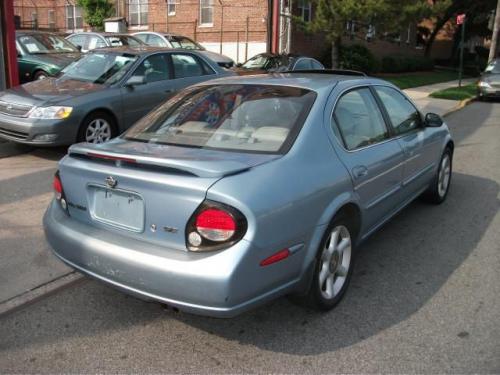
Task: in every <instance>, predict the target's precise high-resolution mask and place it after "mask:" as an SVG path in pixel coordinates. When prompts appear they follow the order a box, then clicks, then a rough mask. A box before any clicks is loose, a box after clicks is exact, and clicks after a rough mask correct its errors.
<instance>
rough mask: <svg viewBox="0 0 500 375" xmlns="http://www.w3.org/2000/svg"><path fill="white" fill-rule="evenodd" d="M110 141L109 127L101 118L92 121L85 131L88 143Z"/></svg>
mask: <svg viewBox="0 0 500 375" xmlns="http://www.w3.org/2000/svg"><path fill="white" fill-rule="evenodd" d="M110 139H111V125H110V124H109V123H108V122H107V121H106V120H104V119H102V118H97V119H95V120H92V121H91V122H90V123H89V125H88V126H87V130H86V131H85V141H86V142H88V143H103V142H106V141H109V140H110Z"/></svg>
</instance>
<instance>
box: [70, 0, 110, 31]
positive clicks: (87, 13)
mask: <svg viewBox="0 0 500 375" xmlns="http://www.w3.org/2000/svg"><path fill="white" fill-rule="evenodd" d="M77 5H78V6H81V7H82V8H83V19H84V20H85V22H86V23H87V24H88V25H89V26H90V27H92V29H97V30H103V29H104V20H105V19H106V18H108V17H111V16H112V15H113V9H114V8H113V5H112V4H111V3H110V2H109V1H108V0H77Z"/></svg>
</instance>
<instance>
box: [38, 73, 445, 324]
mask: <svg viewBox="0 0 500 375" xmlns="http://www.w3.org/2000/svg"><path fill="white" fill-rule="evenodd" d="M453 149H454V144H453V141H452V139H451V137H450V133H449V131H448V128H447V126H446V125H445V124H444V123H443V121H442V120H441V118H440V117H439V116H437V115H435V114H432V113H429V114H426V115H425V116H424V115H422V114H421V113H420V112H419V111H418V109H417V108H416V107H415V105H414V104H413V103H412V102H411V101H410V100H409V99H408V98H407V97H406V96H405V94H403V93H402V92H401V91H400V90H399V89H397V88H396V87H394V86H393V85H391V84H390V83H387V82H385V81H382V80H379V79H372V78H368V77H365V76H363V75H361V74H357V73H355V72H350V71H345V72H344V71H323V72H322V73H321V74H320V73H319V72H316V73H314V72H291V73H283V74H271V75H261V76H253V77H252V76H246V77H228V78H223V79H218V80H213V81H208V82H205V83H202V84H198V85H196V86H192V87H190V88H188V89H186V90H184V91H183V92H182V93H179V94H177V95H176V96H174V97H173V98H171V99H170V100H168V101H167V102H166V103H164V104H163V105H162V106H160V107H158V108H156V109H155V110H154V111H153V112H151V113H150V114H148V115H147V116H146V117H144V118H143V119H142V120H140V121H139V122H138V123H137V124H136V125H135V126H133V127H132V128H131V129H129V130H128V131H127V132H126V133H125V134H124V135H122V136H121V137H119V138H117V139H114V140H111V141H110V142H107V143H104V144H100V145H94V144H85V143H82V144H77V145H74V146H72V147H71V148H70V149H69V151H68V155H66V156H65V157H64V158H63V159H62V160H61V161H60V163H59V170H58V172H57V173H56V175H55V177H54V182H53V183H54V191H55V198H54V200H53V201H52V203H51V204H50V206H49V208H48V210H47V212H46V214H45V217H44V227H45V233H46V236H47V239H48V241H49V243H50V244H51V245H52V247H53V249H54V252H55V254H56V255H57V256H58V257H59V258H60V259H61V260H63V261H64V262H65V263H67V264H68V265H70V266H72V267H74V268H75V269H77V270H79V271H81V272H82V273H84V274H87V275H90V276H92V277H94V278H97V279H99V280H101V281H104V282H106V283H108V284H110V285H112V286H114V287H117V288H119V289H121V290H123V291H125V292H127V293H130V294H133V295H136V296H138V297H140V298H143V299H147V300H156V301H160V302H162V303H165V304H168V305H171V306H173V307H176V308H178V309H180V310H184V311H188V312H192V313H197V314H203V315H209V316H216V317H231V316H234V315H237V314H239V313H241V312H243V311H246V310H248V309H250V308H253V307H255V306H257V305H260V304H263V303H265V302H267V301H269V300H272V299H274V298H277V297H279V296H283V295H290V294H294V295H297V296H299V297H300V298H299V299H300V300H302V301H304V302H306V303H308V304H310V305H312V306H314V307H316V308H319V309H322V310H328V309H331V308H332V307H334V306H335V305H336V304H337V303H338V302H339V301H340V300H341V298H342V296H343V295H344V293H345V291H346V289H347V287H348V284H349V280H350V278H351V275H352V271H353V266H354V261H355V258H356V249H357V247H358V245H359V244H360V243H361V242H362V241H364V240H365V239H366V238H367V237H368V236H370V234H372V233H373V232H374V231H376V230H377V229H378V228H380V227H381V226H382V225H383V224H384V223H385V222H387V221H388V220H389V219H390V218H391V217H392V216H394V215H395V214H396V213H397V212H398V211H400V210H401V209H403V208H404V207H405V206H407V205H408V204H409V203H410V202H411V201H413V200H414V199H415V198H417V197H419V196H422V195H423V196H425V197H426V198H427V199H428V200H429V201H430V202H433V203H441V202H443V201H444V200H445V199H446V196H447V193H448V189H449V186H450V180H451V167H452V156H453Z"/></svg>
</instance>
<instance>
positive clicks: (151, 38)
mask: <svg viewBox="0 0 500 375" xmlns="http://www.w3.org/2000/svg"><path fill="white" fill-rule="evenodd" d="M146 43H147V44H149V45H150V46H155V47H166V46H167V43H165V41H164V40H163V39H162V38H160V37H159V36H158V35H154V34H150V35H148V39H147V42H146Z"/></svg>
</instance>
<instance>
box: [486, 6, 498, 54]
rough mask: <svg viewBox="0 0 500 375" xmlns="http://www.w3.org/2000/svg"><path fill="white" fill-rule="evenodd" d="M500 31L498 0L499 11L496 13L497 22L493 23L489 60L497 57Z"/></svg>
mask: <svg viewBox="0 0 500 375" xmlns="http://www.w3.org/2000/svg"><path fill="white" fill-rule="evenodd" d="M499 31H500V0H497V11H496V13H495V23H494V24H493V35H492V36H491V46H490V55H489V56H488V62H490V61H491V60H493V59H495V58H496V57H497V43H498V32H499Z"/></svg>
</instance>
